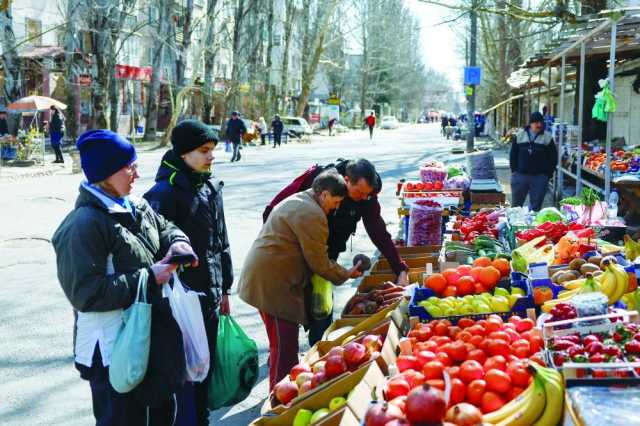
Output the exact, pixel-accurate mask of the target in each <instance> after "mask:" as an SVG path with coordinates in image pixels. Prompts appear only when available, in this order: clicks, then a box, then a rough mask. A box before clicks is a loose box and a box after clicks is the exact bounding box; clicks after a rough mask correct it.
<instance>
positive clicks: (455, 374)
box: [445, 365, 460, 379]
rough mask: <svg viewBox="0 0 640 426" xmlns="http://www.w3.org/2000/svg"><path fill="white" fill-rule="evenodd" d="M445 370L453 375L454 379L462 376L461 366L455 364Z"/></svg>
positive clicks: (450, 375)
mask: <svg viewBox="0 0 640 426" xmlns="http://www.w3.org/2000/svg"><path fill="white" fill-rule="evenodd" d="M445 370H446V371H447V374H449V377H451V378H452V379H457V378H459V376H460V367H458V366H457V365H456V366H453V367H447V368H445Z"/></svg>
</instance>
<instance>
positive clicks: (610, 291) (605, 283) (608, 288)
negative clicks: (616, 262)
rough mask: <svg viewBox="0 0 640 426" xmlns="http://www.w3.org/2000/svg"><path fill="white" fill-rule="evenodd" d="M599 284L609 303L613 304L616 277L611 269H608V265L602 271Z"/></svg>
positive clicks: (616, 285) (616, 283) (616, 286)
mask: <svg viewBox="0 0 640 426" xmlns="http://www.w3.org/2000/svg"><path fill="white" fill-rule="evenodd" d="M601 284H602V292H603V293H604V295H605V296H607V298H608V299H609V304H610V305H613V304H614V303H615V302H616V299H614V297H615V295H616V293H617V288H618V279H617V277H616V276H615V275H614V273H613V271H611V270H610V269H609V267H607V268H606V270H605V271H604V274H602V282H601Z"/></svg>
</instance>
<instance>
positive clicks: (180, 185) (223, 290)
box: [144, 151, 233, 306]
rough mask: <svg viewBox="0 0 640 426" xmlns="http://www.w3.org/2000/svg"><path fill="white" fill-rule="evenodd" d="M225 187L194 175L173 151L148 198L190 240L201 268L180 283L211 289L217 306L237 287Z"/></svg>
mask: <svg viewBox="0 0 640 426" xmlns="http://www.w3.org/2000/svg"><path fill="white" fill-rule="evenodd" d="M223 185H224V183H223V182H222V181H214V180H213V179H211V175H210V174H208V173H197V172H194V171H193V170H191V169H190V168H189V167H188V166H187V165H186V164H185V163H184V161H182V159H181V158H179V157H178V156H176V155H174V153H173V151H168V152H167V153H166V154H165V155H164V157H163V158H162V164H161V165H160V168H159V169H158V173H157V175H156V184H155V185H154V186H153V187H152V188H151V189H150V190H149V191H148V192H147V193H146V194H145V195H144V197H145V198H146V199H147V200H148V201H149V204H151V207H153V209H155V210H156V211H157V212H158V213H160V214H161V215H163V216H164V217H165V218H167V219H168V220H171V221H172V222H173V223H175V224H176V225H177V226H178V227H179V228H180V229H181V230H182V231H183V232H184V233H185V234H186V235H187V236H189V237H190V238H189V239H190V241H191V247H193V250H194V251H195V252H196V255H198V258H199V265H198V267H196V268H193V267H186V268H183V271H182V272H181V273H180V279H182V280H183V281H184V283H185V284H186V285H188V286H189V287H191V288H192V289H193V290H196V291H203V292H207V290H208V289H211V292H212V294H213V297H214V302H215V304H216V306H217V305H218V304H219V302H220V299H221V296H222V294H227V293H228V292H229V289H230V288H231V285H232V284H233V266H232V264H231V250H230V248H229V238H228V236H227V226H226V223H225V219H224V207H223V204H222V187H223Z"/></svg>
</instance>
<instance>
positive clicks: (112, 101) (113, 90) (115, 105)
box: [109, 72, 133, 132]
mask: <svg viewBox="0 0 640 426" xmlns="http://www.w3.org/2000/svg"><path fill="white" fill-rule="evenodd" d="M125 91H126V81H125ZM119 100H120V82H119V81H117V80H116V76H115V73H113V72H111V73H109V128H110V129H111V131H113V132H117V131H118V116H119V115H120V105H119V102H118V101H119ZM131 115H132V117H133V111H131Z"/></svg>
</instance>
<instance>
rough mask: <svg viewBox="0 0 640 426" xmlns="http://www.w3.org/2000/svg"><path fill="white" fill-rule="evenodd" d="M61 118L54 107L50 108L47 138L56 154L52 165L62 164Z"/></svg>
mask: <svg viewBox="0 0 640 426" xmlns="http://www.w3.org/2000/svg"><path fill="white" fill-rule="evenodd" d="M62 136H63V132H62V117H61V114H60V111H58V109H57V108H56V107H55V106H53V105H52V106H51V120H50V121H49V138H50V139H51V148H53V151H54V152H55V154H56V160H55V161H54V163H64V158H63V157H62V148H61V142H62Z"/></svg>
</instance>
